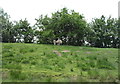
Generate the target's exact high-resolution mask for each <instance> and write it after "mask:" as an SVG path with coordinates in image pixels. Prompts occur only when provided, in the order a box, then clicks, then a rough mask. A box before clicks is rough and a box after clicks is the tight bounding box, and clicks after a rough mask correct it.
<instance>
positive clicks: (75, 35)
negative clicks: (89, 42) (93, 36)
mask: <svg viewBox="0 0 120 84" xmlns="http://www.w3.org/2000/svg"><path fill="white" fill-rule="evenodd" d="M36 21H37V23H36V24H37V27H39V29H40V30H42V31H40V37H39V41H40V43H52V41H53V39H57V38H61V39H64V41H63V42H64V44H68V45H82V44H83V40H84V39H83V37H84V36H85V32H86V31H85V30H87V29H86V21H85V20H84V17H83V15H80V14H79V13H77V12H74V11H68V9H67V8H63V9H61V10H60V11H57V12H55V13H52V16H51V17H50V18H49V17H48V16H45V17H43V16H41V17H40V18H39V19H36ZM79 37H80V38H79Z"/></svg>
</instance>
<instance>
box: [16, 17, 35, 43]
mask: <svg viewBox="0 0 120 84" xmlns="http://www.w3.org/2000/svg"><path fill="white" fill-rule="evenodd" d="M14 29H15V37H16V40H17V42H21V39H23V42H25V43H32V42H33V37H34V32H33V29H32V27H31V26H30V24H29V23H28V21H27V20H26V19H25V20H20V21H19V22H15V25H14Z"/></svg>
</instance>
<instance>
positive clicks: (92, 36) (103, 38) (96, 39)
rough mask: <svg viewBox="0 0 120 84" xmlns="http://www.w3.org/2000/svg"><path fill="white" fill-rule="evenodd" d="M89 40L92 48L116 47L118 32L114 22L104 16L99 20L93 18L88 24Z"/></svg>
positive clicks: (112, 19)
mask: <svg viewBox="0 0 120 84" xmlns="http://www.w3.org/2000/svg"><path fill="white" fill-rule="evenodd" d="M90 29H91V30H92V32H91V33H89V38H88V39H89V40H88V42H90V43H91V44H92V46H95V47H116V44H117V39H118V31H117V26H116V20H115V19H114V18H111V17H109V18H108V19H106V18H105V16H103V15H102V16H101V18H95V19H94V20H93V21H92V23H91V24H90Z"/></svg>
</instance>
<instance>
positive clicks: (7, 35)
mask: <svg viewBox="0 0 120 84" xmlns="http://www.w3.org/2000/svg"><path fill="white" fill-rule="evenodd" d="M9 19H10V16H9V15H8V14H7V13H5V12H4V10H3V9H2V8H0V29H1V31H0V33H1V34H2V42H15V39H14V29H13V24H12V22H11V21H10V20H9Z"/></svg>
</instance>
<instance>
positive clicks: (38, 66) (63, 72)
mask: <svg viewBox="0 0 120 84" xmlns="http://www.w3.org/2000/svg"><path fill="white" fill-rule="evenodd" d="M64 50H68V51H69V52H61V51H64ZM53 51H58V52H59V53H60V54H61V56H59V55H58V54H56V53H54V52H53ZM2 67H3V76H2V78H3V81H7V82H8V81H9V82H21V81H22V82H23V81H24V82H106V81H107V82H114V81H117V80H118V49H115V48H94V47H84V46H65V45H61V46H58V45H44V44H25V43H3V44H2Z"/></svg>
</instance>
